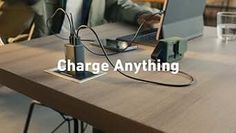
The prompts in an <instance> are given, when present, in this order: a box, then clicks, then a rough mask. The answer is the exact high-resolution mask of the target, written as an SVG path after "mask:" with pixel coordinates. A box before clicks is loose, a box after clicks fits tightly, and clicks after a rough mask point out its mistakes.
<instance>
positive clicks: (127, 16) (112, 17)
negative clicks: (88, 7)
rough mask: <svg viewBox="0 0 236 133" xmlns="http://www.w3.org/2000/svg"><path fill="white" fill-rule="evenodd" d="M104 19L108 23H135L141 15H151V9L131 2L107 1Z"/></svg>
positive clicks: (125, 0)
mask: <svg viewBox="0 0 236 133" xmlns="http://www.w3.org/2000/svg"><path fill="white" fill-rule="evenodd" d="M107 5H109V6H106V15H105V16H106V19H107V20H108V21H125V22H128V23H133V24H136V23H137V19H138V17H139V16H140V15H142V14H143V13H147V12H148V13H152V10H151V9H148V8H144V7H142V6H139V5H137V4H135V3H133V2H132V1H131V0H107Z"/></svg>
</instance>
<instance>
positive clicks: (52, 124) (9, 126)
mask: <svg viewBox="0 0 236 133" xmlns="http://www.w3.org/2000/svg"><path fill="white" fill-rule="evenodd" d="M31 101H32V100H31V99H30V98H28V97H25V96H23V95H21V94H19V93H17V92H15V91H12V90H10V89H8V88H6V87H2V86H1V85H0V133H22V132H23V127H24V124H25V120H26V115H27V113H28V108H29V105H30V103H31ZM31 122H32V123H31V125H30V128H29V132H28V133H50V132H51V131H52V130H53V129H54V128H56V126H57V125H58V124H60V123H61V122H62V118H61V117H60V116H59V115H58V113H56V112H54V111H52V110H51V109H49V108H45V107H36V108H35V111H34V113H33V117H32V121H31ZM91 130H92V128H91V127H90V126H89V127H88V128H87V130H86V133H91ZM56 133H68V126H67V125H66V124H65V125H64V126H63V127H61V128H60V129H59V130H58V131H57V132H56Z"/></svg>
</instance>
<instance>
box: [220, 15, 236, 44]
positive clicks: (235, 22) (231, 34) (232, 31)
mask: <svg viewBox="0 0 236 133" xmlns="http://www.w3.org/2000/svg"><path fill="white" fill-rule="evenodd" d="M217 34H218V38H220V39H222V40H227V41H228V40H235V39H236V12H218V13H217Z"/></svg>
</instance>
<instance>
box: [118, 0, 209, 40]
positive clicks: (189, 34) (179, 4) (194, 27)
mask: <svg viewBox="0 0 236 133" xmlns="http://www.w3.org/2000/svg"><path fill="white" fill-rule="evenodd" d="M205 5H206V0H166V1H165V3H164V7H163V10H164V11H165V12H164V14H163V15H162V17H161V21H160V25H161V28H157V29H149V30H144V31H141V32H140V33H139V35H138V36H137V38H136V39H135V42H156V41H157V40H159V39H164V38H169V37H173V36H177V37H182V38H185V39H187V40H191V39H193V38H196V37H199V36H201V35H202V34H203V28H204V22H203V13H204V9H205ZM133 37H134V34H131V35H125V36H122V37H118V38H117V40H120V41H130V40H132V39H133Z"/></svg>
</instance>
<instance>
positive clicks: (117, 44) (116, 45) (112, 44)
mask: <svg viewBox="0 0 236 133" xmlns="http://www.w3.org/2000/svg"><path fill="white" fill-rule="evenodd" d="M101 43H102V45H103V46H104V48H106V49H109V50H112V51H116V52H120V51H123V50H124V49H126V50H125V51H131V50H135V49H137V45H132V46H129V47H128V45H129V44H128V43H127V42H124V41H118V40H111V39H104V40H101ZM92 44H93V45H96V46H99V45H98V43H97V42H95V43H92ZM127 47H128V48H127Z"/></svg>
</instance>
